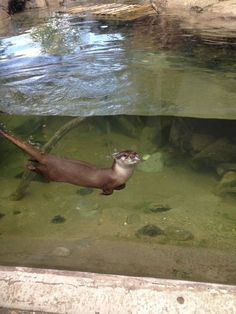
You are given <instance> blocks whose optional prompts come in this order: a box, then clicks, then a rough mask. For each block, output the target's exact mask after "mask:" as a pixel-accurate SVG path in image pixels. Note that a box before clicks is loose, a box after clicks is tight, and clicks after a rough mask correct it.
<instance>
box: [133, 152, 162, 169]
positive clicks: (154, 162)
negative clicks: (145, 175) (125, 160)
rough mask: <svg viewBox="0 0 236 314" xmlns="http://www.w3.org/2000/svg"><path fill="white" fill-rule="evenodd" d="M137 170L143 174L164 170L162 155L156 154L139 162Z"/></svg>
mask: <svg viewBox="0 0 236 314" xmlns="http://www.w3.org/2000/svg"><path fill="white" fill-rule="evenodd" d="M137 168H138V169H139V170H141V171H144V172H160V171H162V170H163V168H164V156H163V153H161V152H157V153H155V154H152V155H150V157H149V158H148V159H147V160H144V161H142V162H140V163H139V164H138V166H137Z"/></svg>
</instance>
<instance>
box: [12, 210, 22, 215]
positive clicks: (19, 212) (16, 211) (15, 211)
mask: <svg viewBox="0 0 236 314" xmlns="http://www.w3.org/2000/svg"><path fill="white" fill-rule="evenodd" d="M20 214H21V211H20V210H13V215H20Z"/></svg>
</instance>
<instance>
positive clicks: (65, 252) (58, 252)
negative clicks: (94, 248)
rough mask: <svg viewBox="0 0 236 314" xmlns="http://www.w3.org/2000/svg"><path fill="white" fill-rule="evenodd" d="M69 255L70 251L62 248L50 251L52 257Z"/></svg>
mask: <svg viewBox="0 0 236 314" xmlns="http://www.w3.org/2000/svg"><path fill="white" fill-rule="evenodd" d="M70 254H71V251H70V250H69V249H67V248H66V247H63V246H58V247H56V248H55V249H54V250H53V251H52V255H54V256H60V257H67V256H69V255H70Z"/></svg>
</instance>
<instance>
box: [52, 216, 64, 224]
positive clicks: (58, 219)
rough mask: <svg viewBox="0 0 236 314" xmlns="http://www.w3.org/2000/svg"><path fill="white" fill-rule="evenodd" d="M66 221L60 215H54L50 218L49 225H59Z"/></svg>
mask: <svg viewBox="0 0 236 314" xmlns="http://www.w3.org/2000/svg"><path fill="white" fill-rule="evenodd" d="M65 221H66V218H65V217H63V216H61V215H56V216H54V217H53V218H52V220H51V223H53V224H60V223H63V222H65Z"/></svg>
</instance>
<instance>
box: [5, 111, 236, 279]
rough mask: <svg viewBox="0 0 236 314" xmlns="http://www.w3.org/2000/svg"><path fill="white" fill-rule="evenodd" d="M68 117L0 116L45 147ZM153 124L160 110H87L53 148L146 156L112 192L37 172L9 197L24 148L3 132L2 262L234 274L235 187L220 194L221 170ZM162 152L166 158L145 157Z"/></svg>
mask: <svg viewBox="0 0 236 314" xmlns="http://www.w3.org/2000/svg"><path fill="white" fill-rule="evenodd" d="M71 119H72V118H71V117H23V116H18V117H17V116H5V115H2V116H1V121H3V122H4V123H5V124H6V125H7V127H8V128H9V129H10V130H12V131H13V132H14V134H17V135H18V136H20V137H21V138H23V139H24V140H30V141H31V143H36V144H37V145H39V146H41V147H42V145H43V144H45V143H46V142H47V141H48V140H49V139H50V138H51V137H52V136H53V134H54V133H55V132H56V131H57V130H58V129H60V128H61V127H62V126H63V125H64V124H65V123H67V122H68V121H69V120H71ZM171 120H172V118H164V120H162V121H161V123H162V125H169V124H170V123H171ZM125 121H126V126H127V129H124V128H122V127H121V126H123V125H124V123H125ZM135 121H136V124H135V127H134V122H135ZM209 124H210V122H209ZM154 126H155V127H156V129H158V127H159V129H160V118H159V117H150V118H147V117H138V116H131V117H128V116H116V117H89V118H85V120H83V121H82V122H81V123H80V124H79V125H78V126H77V127H76V128H74V129H73V130H71V131H70V132H69V133H68V134H67V135H66V136H64V137H63V138H62V139H61V140H60V141H59V142H58V144H57V145H56V146H55V148H54V149H53V150H52V151H51V153H53V154H57V155H60V156H64V157H68V158H73V159H80V160H85V161H88V162H90V163H93V164H96V165H102V166H109V165H111V163H112V158H111V154H112V153H113V152H114V151H119V150H123V149H127V148H128V149H133V150H135V151H137V152H139V153H140V155H141V156H142V157H143V159H146V160H142V161H141V162H140V165H139V166H138V167H137V169H136V170H135V172H134V174H133V176H132V177H131V179H130V180H129V181H128V183H127V186H126V188H125V189H124V190H121V191H115V192H114V193H113V194H112V195H111V196H103V195H101V194H100V193H101V191H100V190H96V189H94V190H91V189H83V188H81V187H78V186H74V185H70V184H66V183H56V182H50V183H48V182H45V181H43V180H42V178H40V177H37V178H34V179H33V180H32V182H31V183H30V185H29V187H28V189H27V193H26V195H25V196H24V197H23V198H22V199H20V200H18V201H15V200H12V198H11V195H12V193H14V191H15V190H16V188H17V187H18V185H19V183H20V181H21V178H20V177H21V175H22V172H23V171H24V169H25V165H26V163H27V156H25V155H24V154H23V153H22V151H21V150H20V149H18V148H16V147H15V146H14V145H12V144H11V143H9V142H8V141H7V140H5V139H2V138H1V139H0V141H1V142H0V143H1V146H0V149H1V157H0V166H1V178H0V186H1V195H0V200H1V202H0V213H1V219H0V234H1V235H0V244H1V251H0V263H1V264H4V265H25V266H36V267H49V268H63V269H76V270H81V271H91V272H104V273H115V274H129V275H137V276H158V277H165V278H179V279H189V280H190V279H191V280H201V281H213V282H224V283H235V280H236V277H235V275H236V270H235V263H234V261H235V257H236V246H235V237H236V225H235V221H236V220H235V219H236V216H235V206H236V200H235V197H234V195H232V194H226V195H218V194H217V193H216V186H217V184H218V182H219V178H218V177H217V175H216V173H215V171H213V170H212V169H211V168H203V169H197V170H196V169H194V168H193V167H192V164H191V160H192V158H191V156H189V155H188V154H186V153H182V152H181V150H180V149H179V148H175V147H174V146H173V145H172V144H171V143H170V141H168V140H167V139H168V137H167V136H166V134H165V133H167V130H166V129H164V130H165V131H162V132H159V143H158V142H157V140H156V138H157V137H155V139H150V137H149V136H146V134H150V133H148V132H147V130H148V129H151V130H153V127H154ZM129 127H131V129H132V127H134V128H135V130H136V135H135V134H132V132H131V129H130V128H129ZM162 130H163V129H162ZM129 131H130V132H129ZM133 133H135V132H134V130H133ZM140 139H142V140H140ZM157 152H158V153H161V154H162V156H163V160H164V162H163V164H161V166H160V160H156V161H155V162H154V166H153V165H151V166H150V167H151V168H150V169H149V168H147V167H143V165H144V164H145V163H148V160H150V158H151V157H150V156H153V155H155V154H156V153H157ZM148 157H149V158H148ZM153 167H154V168H153ZM145 226H149V232H148V231H147V232H142V231H141V230H142V229H143V228H144V227H145ZM153 226H155V228H159V229H160V230H161V231H162V233H160V234H159V233H158V232H157V233H156V232H155V228H154V227H153ZM150 228H151V231H150ZM146 230H147V227H146ZM153 230H154V231H153Z"/></svg>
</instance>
